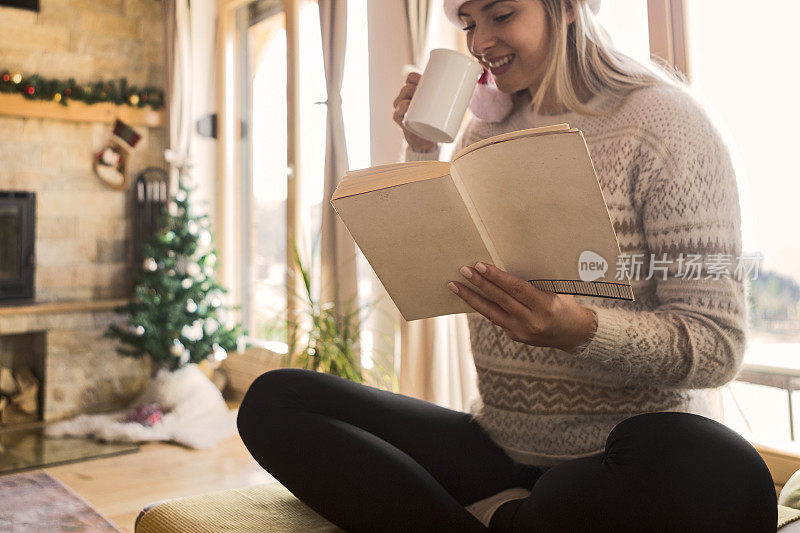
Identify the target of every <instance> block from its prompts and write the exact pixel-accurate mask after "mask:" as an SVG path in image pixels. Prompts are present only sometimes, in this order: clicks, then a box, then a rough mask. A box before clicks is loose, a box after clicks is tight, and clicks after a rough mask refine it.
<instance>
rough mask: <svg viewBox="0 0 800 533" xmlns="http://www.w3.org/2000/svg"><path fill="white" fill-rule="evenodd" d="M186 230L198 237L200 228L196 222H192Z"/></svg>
mask: <svg viewBox="0 0 800 533" xmlns="http://www.w3.org/2000/svg"><path fill="white" fill-rule="evenodd" d="M186 229H187V230H189V233H190V234H192V235H197V231H198V229H199V228H198V227H197V222H195V221H194V220H192V221H190V222H189V224H188V225H187V226H186Z"/></svg>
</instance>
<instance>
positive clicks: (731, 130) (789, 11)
mask: <svg viewBox="0 0 800 533" xmlns="http://www.w3.org/2000/svg"><path fill="white" fill-rule="evenodd" d="M604 4H605V3H604ZM686 7H687V15H686V16H687V28H688V45H689V46H688V51H689V64H690V65H691V78H692V85H693V87H694V89H695V91H696V93H697V96H698V98H699V99H700V100H701V101H702V103H703V105H704V106H705V107H706V109H707V110H708V111H709V113H710V114H711V115H712V118H713V119H714V121H715V122H716V123H717V124H718V125H719V126H720V129H721V130H722V131H723V133H724V134H725V135H726V136H727V139H726V140H727V142H728V143H729V145H730V146H731V151H732V155H733V156H734V165H735V167H736V173H737V176H738V178H739V194H740V199H741V204H742V218H743V221H742V222H743V234H744V235H743V241H744V242H743V248H744V251H745V252H749V253H752V254H756V253H760V254H762V260H761V261H760V263H759V270H758V272H757V273H753V274H751V275H750V276H748V277H749V278H750V279H751V281H750V297H749V302H748V303H749V320H750V338H749V343H748V346H747V351H746V355H745V366H744V371H743V373H742V375H741V376H740V379H739V380H738V381H735V382H734V383H732V384H731V385H730V386H729V387H728V388H727V389H728V390H726V391H725V396H724V400H725V419H726V423H728V424H730V425H731V426H732V427H734V429H736V430H738V431H740V432H741V433H744V434H749V435H751V436H752V437H753V438H754V439H755V440H757V441H760V442H766V443H771V444H773V443H774V444H781V443H783V444H789V441H791V440H792V437H793V435H792V433H793V430H792V427H791V424H790V414H793V411H797V409H798V407H800V405H798V403H797V402H798V400H800V398H798V395H797V393H793V392H792V389H793V388H794V386H796V384H795V376H800V240H798V238H797V233H796V229H795V226H796V224H794V223H793V222H792V221H791V217H790V214H793V213H795V212H796V210H797V206H796V199H797V198H798V197H799V196H800V171H798V170H797V165H796V163H795V159H796V158H795V151H796V148H795V145H796V138H797V136H796V135H795V134H794V133H792V131H791V128H792V126H791V125H792V124H794V123H795V122H796V121H797V120H798V119H800V106H798V105H797V103H796V98H795V96H796V95H795V88H796V87H797V84H798V82H800V74H798V73H797V71H796V69H795V68H793V67H792V66H791V64H790V63H788V62H787V61H786V57H787V54H788V53H789V52H788V51H791V50H793V49H794V47H795V40H794V27H793V25H792V20H794V18H795V15H800V4H797V3H793V2H784V3H782V4H781V16H779V17H775V16H774V13H770V12H768V11H766V10H759V9H753V4H752V2H746V1H744V0H731V1H729V2H725V9H724V18H725V21H724V23H720V14H721V13H720V9H719V6H718V5H716V3H714V2H686ZM743 34H746V35H747V38H742V36H743ZM781 51H784V52H781ZM784 130H787V131H785V132H784ZM753 278H755V279H753ZM794 439H795V440H800V437H798V436H797V435H794Z"/></svg>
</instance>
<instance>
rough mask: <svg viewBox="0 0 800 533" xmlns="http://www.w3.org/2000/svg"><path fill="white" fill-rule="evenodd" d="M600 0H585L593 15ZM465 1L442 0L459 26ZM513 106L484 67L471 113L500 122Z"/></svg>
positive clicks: (509, 98) (490, 120) (450, 18)
mask: <svg viewBox="0 0 800 533" xmlns="http://www.w3.org/2000/svg"><path fill="white" fill-rule="evenodd" d="M600 1H601V0H586V3H587V5H588V6H589V9H591V10H592V13H594V14H595V15H596V14H597V12H598V11H600ZM466 2H467V0H444V13H445V15H446V16H447V18H448V19H449V20H450V22H452V23H453V24H455V25H456V26H458V27H459V28H461V27H462V26H463V25H464V24H463V22H461V20H460V19H459V18H458V9H459V8H460V7H461V6H462V5H463V4H464V3H466ZM513 107H514V103H513V101H512V100H511V95H510V94H506V93H504V92H501V91H500V90H498V89H497V85H496V84H495V83H494V78H493V77H492V73H491V72H489V71H488V70H486V69H484V70H483V75H482V76H481V78H480V80H478V85H477V86H476V87H475V92H474V93H473V94H472V100H471V101H470V103H469V109H470V111H472V114H473V115H475V116H476V117H478V118H479V119H481V120H484V121H486V122H502V121H503V120H504V119H505V118H506V117H507V116H508V114H509V113H510V112H511V109H512V108H513Z"/></svg>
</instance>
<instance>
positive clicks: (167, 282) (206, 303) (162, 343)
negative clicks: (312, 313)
mask: <svg viewBox="0 0 800 533" xmlns="http://www.w3.org/2000/svg"><path fill="white" fill-rule="evenodd" d="M190 192H191V191H190V189H189V188H187V187H186V184H185V183H184V181H183V179H181V180H179V185H178V191H177V193H176V194H175V198H174V200H173V201H171V202H170V203H169V206H168V209H166V210H165V211H164V212H163V213H162V214H161V217H160V224H159V228H160V230H159V231H157V232H156V233H155V234H154V235H153V236H152V237H151V238H150V239H149V240H148V241H147V243H146V244H145V245H144V248H143V252H144V256H145V259H144V261H143V263H142V265H141V268H140V269H139V271H138V273H137V275H136V280H135V286H134V293H133V298H132V299H131V301H130V303H128V304H127V305H125V306H122V307H119V308H117V309H116V311H117V312H118V313H121V314H127V315H128V316H129V323H128V325H127V327H121V326H116V325H112V326H110V327H109V329H108V331H107V332H106V336H107V337H111V338H117V339H119V340H120V341H122V343H123V345H125V346H121V347H120V348H119V349H118V350H117V351H118V352H119V353H120V354H121V355H125V356H130V357H142V356H149V357H150V359H152V361H153V362H154V363H155V364H156V365H157V367H158V368H166V369H168V370H177V369H179V368H181V367H183V366H185V365H187V364H189V363H199V362H201V361H203V360H205V359H207V358H209V357H211V358H213V359H214V360H217V361H220V360H222V359H225V357H226V355H227V351H229V350H232V349H233V348H235V346H236V340H237V339H238V337H239V336H240V334H241V331H240V329H241V327H240V325H238V324H237V325H236V326H234V327H233V328H228V327H226V326H225V325H224V324H223V321H222V319H221V317H220V312H222V311H224V310H225V309H226V307H224V306H223V304H222V296H223V294H225V292H226V291H225V289H223V288H222V287H221V286H220V285H219V283H217V281H216V271H215V269H214V265H215V263H216V259H217V257H216V253H215V251H214V250H213V248H211V241H212V238H211V233H210V231H209V229H208V225H209V223H208V216H207V215H199V216H197V215H195V216H193V215H192V213H190V208H189V193H190Z"/></svg>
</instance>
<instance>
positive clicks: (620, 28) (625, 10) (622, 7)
mask: <svg viewBox="0 0 800 533" xmlns="http://www.w3.org/2000/svg"><path fill="white" fill-rule="evenodd" d="M602 6H603V7H602V9H601V10H600V12H599V13H598V14H597V19H598V20H599V21H600V24H601V25H602V26H603V27H604V28H605V29H606V31H608V33H609V34H610V35H611V37H612V40H613V42H614V45H615V46H616V47H617V48H618V49H619V50H620V51H621V52H624V53H626V54H628V55H629V56H631V57H632V58H634V59H636V60H637V61H641V62H643V63H647V62H648V61H650V39H649V32H648V31H647V2H642V0H603V2H602Z"/></svg>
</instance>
